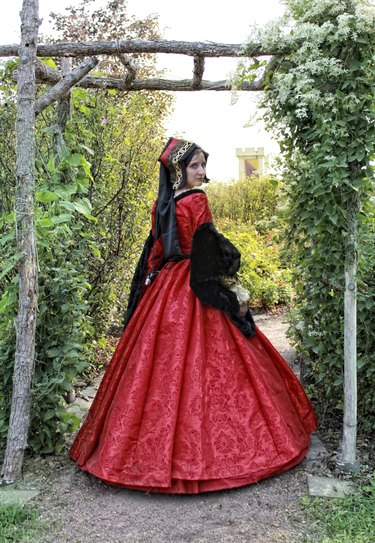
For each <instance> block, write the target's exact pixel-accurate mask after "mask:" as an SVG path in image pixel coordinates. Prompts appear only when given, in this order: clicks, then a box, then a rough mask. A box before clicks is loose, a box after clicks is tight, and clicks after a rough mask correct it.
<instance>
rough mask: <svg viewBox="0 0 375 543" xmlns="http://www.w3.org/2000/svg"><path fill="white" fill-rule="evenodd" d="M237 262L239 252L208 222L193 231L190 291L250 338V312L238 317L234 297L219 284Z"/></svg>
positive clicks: (235, 297) (253, 329)
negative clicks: (225, 315) (226, 316)
mask: <svg viewBox="0 0 375 543" xmlns="http://www.w3.org/2000/svg"><path fill="white" fill-rule="evenodd" d="M240 262H241V253H240V252H239V251H238V249H237V248H236V247H235V246H234V245H233V243H232V242H231V241H229V239H227V238H226V237H225V236H223V235H222V234H220V233H219V232H218V231H217V230H216V228H215V226H214V225H213V224H212V223H211V222H206V223H203V224H201V225H200V226H199V227H198V228H197V230H196V232H195V234H194V236H193V243H192V248H191V268H190V287H191V289H192V291H193V292H194V294H195V295H196V296H197V297H198V298H199V299H200V300H201V302H203V303H205V304H208V305H210V306H212V307H215V308H216V309H220V310H221V311H223V312H224V313H227V314H228V315H229V317H230V318H231V319H232V321H233V322H234V323H235V324H236V326H237V327H238V328H239V329H240V330H241V332H242V333H243V334H244V335H245V336H254V335H255V323H254V320H253V317H252V315H251V313H250V311H248V312H247V314H246V316H245V317H240V316H239V309H240V306H239V303H238V300H237V296H236V295H235V294H234V292H232V291H231V290H230V289H229V288H228V287H226V286H225V285H223V284H222V283H221V281H220V277H221V276H223V275H230V276H233V275H235V274H236V272H237V271H238V269H239V267H240Z"/></svg>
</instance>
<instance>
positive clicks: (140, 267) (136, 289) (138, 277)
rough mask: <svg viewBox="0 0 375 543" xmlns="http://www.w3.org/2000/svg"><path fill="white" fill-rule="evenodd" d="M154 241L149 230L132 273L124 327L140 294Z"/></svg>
mask: <svg viewBox="0 0 375 543" xmlns="http://www.w3.org/2000/svg"><path fill="white" fill-rule="evenodd" d="M153 243H154V238H153V236H152V232H150V234H149V236H148V238H147V239H146V241H145V244H144V246H143V250H142V254H141V256H140V258H139V260H138V264H137V267H136V268H135V272H134V275H133V279H132V282H131V286H130V293H129V298H128V307H127V309H126V313H125V321H124V328H126V326H127V324H128V323H129V321H130V319H131V317H132V315H133V313H134V311H135V309H136V307H137V305H138V302H139V299H140V296H141V292H142V287H143V285H144V281H145V276H146V271H147V262H148V257H149V255H150V252H151V249H152V246H153Z"/></svg>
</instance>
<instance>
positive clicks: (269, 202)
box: [206, 176, 280, 234]
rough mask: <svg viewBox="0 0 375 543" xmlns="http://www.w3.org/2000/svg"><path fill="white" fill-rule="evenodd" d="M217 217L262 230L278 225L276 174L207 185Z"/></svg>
mask: <svg viewBox="0 0 375 543" xmlns="http://www.w3.org/2000/svg"><path fill="white" fill-rule="evenodd" d="M206 192H207V194H208V197H209V199H210V206H211V208H212V212H213V215H214V217H225V218H227V219H229V220H231V221H238V222H240V223H248V224H251V225H252V226H253V227H254V228H255V229H256V230H257V232H259V233H260V234H267V233H268V232H269V231H271V230H272V229H274V228H275V227H279V223H280V217H279V216H278V213H277V207H278V206H279V202H280V187H279V182H278V180H277V179H276V178H275V177H272V176H269V177H257V176H253V177H245V179H240V180H238V181H235V182H232V183H210V184H209V185H208V187H207V189H206Z"/></svg>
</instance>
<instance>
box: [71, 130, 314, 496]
mask: <svg viewBox="0 0 375 543" xmlns="http://www.w3.org/2000/svg"><path fill="white" fill-rule="evenodd" d="M206 160H207V153H205V152H204V151H203V150H202V149H201V148H199V147H198V146H197V145H195V144H194V143H191V142H187V141H184V140H180V139H177V138H170V139H169V140H168V142H167V145H166V146H165V148H164V150H163V152H162V154H161V156H160V158H159V161H160V180H159V194H158V199H157V201H156V202H155V204H154V206H153V210H152V225H153V226H152V233H151V234H150V236H149V238H148V240H147V242H146V244H145V248H144V251H143V253H142V256H141V258H140V261H139V264H138V266H137V270H136V272H135V275H134V278H133V283H132V288H131V294H130V299H129V306H128V311H127V316H126V328H125V331H124V334H123V336H122V338H121V340H120V342H119V344H118V347H117V349H116V352H115V354H114V356H113V358H112V361H111V363H110V365H109V367H108V369H107V371H106V373H105V375H104V377H103V380H102V383H101V386H100V388H99V390H98V393H97V395H96V398H95V400H94V402H93V405H92V407H91V409H90V411H89V413H88V416H87V419H86V421H85V423H84V424H83V426H82V428H81V430H80V432H79V433H78V435H77V437H76V440H75V442H74V443H73V446H72V449H71V456H72V458H73V459H74V460H76V461H77V463H78V465H79V467H80V468H81V469H83V470H85V471H87V472H89V473H91V474H93V475H95V476H96V477H99V478H101V479H103V480H104V481H106V482H108V483H111V484H116V485H119V486H124V487H127V488H134V489H139V490H144V491H148V492H150V491H151V492H167V493H188V494H196V493H199V492H206V491H212V490H219V489H225V488H234V487H239V486H243V485H247V484H250V483H254V482H256V481H259V480H260V479H263V478H265V477H269V476H271V475H274V474H276V473H280V472H282V471H284V470H287V469H288V468H290V467H291V466H293V465H295V464H297V463H298V462H299V461H300V460H302V459H303V458H304V456H305V455H306V452H307V449H308V445H309V435H310V433H311V432H312V431H313V430H314V429H315V428H316V420H315V415H314V412H313V410H312V407H311V405H310V402H309V400H308V399H307V397H306V395H305V393H304V391H303V389H302V387H301V385H300V384H299V382H298V380H297V378H296V377H295V375H294V374H293V372H292V370H291V369H290V368H289V366H288V365H287V363H286V362H285V361H284V359H283V358H282V357H281V355H280V354H279V353H278V352H277V351H276V350H275V349H274V347H273V346H272V345H271V344H270V342H269V341H268V340H267V338H266V337H265V336H264V335H263V334H262V332H261V331H260V330H259V329H258V328H255V325H254V321H253V319H252V317H251V314H250V311H249V310H248V308H247V303H246V302H244V301H243V298H241V295H243V292H241V288H238V285H235V284H234V286H233V283H235V277H236V275H235V274H236V272H237V270H238V267H239V263H240V254H239V252H238V251H237V249H236V248H235V247H234V246H233V245H232V244H231V243H230V241H229V240H227V239H226V238H224V236H222V235H221V234H219V233H218V232H217V231H216V229H215V227H214V226H213V224H212V216H211V211H210V209H209V206H208V203H207V197H206V195H205V194H204V192H203V191H202V190H200V189H199V188H198V187H200V186H201V185H202V183H203V182H205V181H207V178H206Z"/></svg>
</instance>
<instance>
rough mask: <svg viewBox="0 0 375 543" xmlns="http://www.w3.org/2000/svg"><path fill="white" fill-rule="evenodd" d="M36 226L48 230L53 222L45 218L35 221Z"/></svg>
mask: <svg viewBox="0 0 375 543" xmlns="http://www.w3.org/2000/svg"><path fill="white" fill-rule="evenodd" d="M36 225H37V226H40V227H41V228H50V227H51V226H54V222H53V221H52V220H51V219H49V218H47V217H45V218H43V219H39V220H38V221H36Z"/></svg>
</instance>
